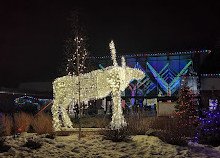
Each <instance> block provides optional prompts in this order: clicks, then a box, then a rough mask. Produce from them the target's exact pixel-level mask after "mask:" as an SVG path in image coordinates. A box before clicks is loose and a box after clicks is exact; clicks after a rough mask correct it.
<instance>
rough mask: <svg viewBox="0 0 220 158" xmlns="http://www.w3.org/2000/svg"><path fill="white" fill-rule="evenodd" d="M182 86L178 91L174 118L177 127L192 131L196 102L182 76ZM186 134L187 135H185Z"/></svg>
mask: <svg viewBox="0 0 220 158" xmlns="http://www.w3.org/2000/svg"><path fill="white" fill-rule="evenodd" d="M182 80H184V81H185V82H184V85H183V87H182V88H181V89H180V92H179V97H178V100H177V105H176V106H175V109H176V110H175V111H174V117H176V118H177V120H178V122H177V123H178V124H177V125H178V126H179V127H185V128H186V129H193V128H194V127H195V126H196V123H197V119H196V118H197V102H195V100H194V95H193V93H192V91H191V90H190V88H189V87H188V86H187V85H186V76H183V79H182ZM186 134H187V133H186Z"/></svg>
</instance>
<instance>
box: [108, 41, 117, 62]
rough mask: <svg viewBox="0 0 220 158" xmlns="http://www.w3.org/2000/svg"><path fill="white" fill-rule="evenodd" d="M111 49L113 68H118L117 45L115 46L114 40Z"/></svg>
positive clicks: (110, 44) (110, 45)
mask: <svg viewBox="0 0 220 158" xmlns="http://www.w3.org/2000/svg"><path fill="white" fill-rule="evenodd" d="M109 47H110V50H111V55H112V60H113V66H118V63H117V61H116V49H115V44H114V42H113V40H111V42H110V43H109Z"/></svg>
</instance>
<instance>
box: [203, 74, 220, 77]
mask: <svg viewBox="0 0 220 158" xmlns="http://www.w3.org/2000/svg"><path fill="white" fill-rule="evenodd" d="M201 76H203V77H220V74H201Z"/></svg>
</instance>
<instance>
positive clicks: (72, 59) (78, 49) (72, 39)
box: [62, 11, 91, 139]
mask: <svg viewBox="0 0 220 158" xmlns="http://www.w3.org/2000/svg"><path fill="white" fill-rule="evenodd" d="M68 20H69V21H70V26H71V27H70V29H71V31H70V33H69V35H68V37H67V39H66V41H65V49H64V53H65V70H63V72H62V73H63V75H71V76H73V77H74V76H75V75H76V76H79V83H78V85H79V91H78V94H79V100H78V107H77V109H78V110H77V118H78V122H79V139H80V138H81V122H80V118H81V117H82V114H83V106H82V104H81V100H80V89H81V87H80V76H81V74H83V73H86V72H89V71H91V66H88V65H90V64H89V63H88V62H89V61H87V56H88V55H89V52H88V51H87V47H88V45H87V40H88V38H87V36H86V35H85V29H84V27H83V26H81V25H80V23H79V14H78V11H75V12H72V14H71V16H70V18H69V19H68Z"/></svg>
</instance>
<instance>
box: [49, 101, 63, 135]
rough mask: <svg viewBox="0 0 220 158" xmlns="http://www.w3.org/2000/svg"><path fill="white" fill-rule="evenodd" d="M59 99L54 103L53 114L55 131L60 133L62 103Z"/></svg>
mask: <svg viewBox="0 0 220 158" xmlns="http://www.w3.org/2000/svg"><path fill="white" fill-rule="evenodd" d="M58 100H59V99H55V100H54V103H53V105H52V107H51V112H52V115H53V128H54V130H55V131H60V130H61V121H60V119H59V105H60V103H59V102H58Z"/></svg>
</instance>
